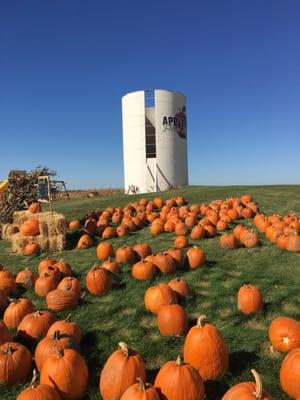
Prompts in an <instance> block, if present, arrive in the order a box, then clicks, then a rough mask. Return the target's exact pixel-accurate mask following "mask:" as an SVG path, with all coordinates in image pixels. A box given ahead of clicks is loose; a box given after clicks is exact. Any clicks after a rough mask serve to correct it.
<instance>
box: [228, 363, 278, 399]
mask: <svg viewBox="0 0 300 400" xmlns="http://www.w3.org/2000/svg"><path fill="white" fill-rule="evenodd" d="M251 372H252V374H253V375H254V378H255V382H242V383H238V384H237V385H235V386H233V387H232V388H230V389H229V390H228V391H227V392H226V393H225V395H224V396H223V397H222V399H221V400H236V399H243V400H271V397H269V395H268V394H267V393H266V392H265V391H264V390H263V386H262V381H261V377H260V375H259V374H258V373H257V372H256V371H255V369H251Z"/></svg>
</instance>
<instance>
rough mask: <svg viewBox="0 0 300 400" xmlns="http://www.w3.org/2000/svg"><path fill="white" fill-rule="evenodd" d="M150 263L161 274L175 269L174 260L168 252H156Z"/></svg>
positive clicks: (172, 272)
mask: <svg viewBox="0 0 300 400" xmlns="http://www.w3.org/2000/svg"><path fill="white" fill-rule="evenodd" d="M152 263H153V264H154V265H155V266H156V268H157V269H158V270H159V271H160V272H161V273H162V274H166V275H170V274H174V272H175V271H176V262H175V261H174V258H173V257H172V256H170V254H168V253H157V254H156V255H155V256H154V257H153V260H152Z"/></svg>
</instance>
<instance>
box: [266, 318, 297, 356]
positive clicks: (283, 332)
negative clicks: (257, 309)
mask: <svg viewBox="0 0 300 400" xmlns="http://www.w3.org/2000/svg"><path fill="white" fill-rule="evenodd" d="M269 338H270V340H271V343H272V346H273V347H274V349H276V350H278V351H283V352H288V351H290V350H292V349H295V348H296V347H300V322H298V321H296V320H295V319H293V318H289V317H277V318H275V319H273V321H272V322H271V325H270V327H269Z"/></svg>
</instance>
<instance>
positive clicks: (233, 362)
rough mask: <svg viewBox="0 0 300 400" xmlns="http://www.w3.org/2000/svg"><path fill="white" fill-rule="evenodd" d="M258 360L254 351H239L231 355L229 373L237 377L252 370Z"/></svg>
mask: <svg viewBox="0 0 300 400" xmlns="http://www.w3.org/2000/svg"><path fill="white" fill-rule="evenodd" d="M257 360H258V355H257V354H256V353H255V352H254V351H245V350H239V351H235V352H233V353H230V354H229V371H230V372H231V373H232V374H233V375H235V374H237V373H240V372H241V371H243V370H245V369H248V368H250V367H251V366H253V365H254V364H255V362H256V361H257Z"/></svg>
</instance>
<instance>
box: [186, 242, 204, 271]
mask: <svg viewBox="0 0 300 400" xmlns="http://www.w3.org/2000/svg"><path fill="white" fill-rule="evenodd" d="M186 256H187V260H188V264H189V267H190V268H191V269H195V268H199V267H201V265H203V264H204V263H205V259H206V257H205V253H204V251H203V250H201V249H199V247H197V246H193V247H191V248H190V249H189V250H188V251H187V253H186Z"/></svg>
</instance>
